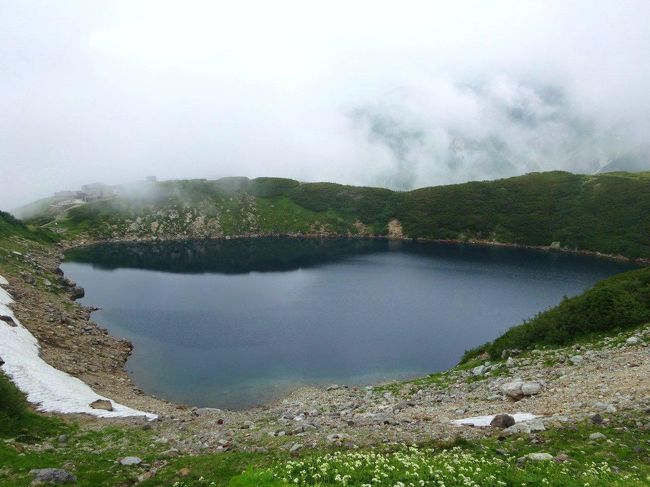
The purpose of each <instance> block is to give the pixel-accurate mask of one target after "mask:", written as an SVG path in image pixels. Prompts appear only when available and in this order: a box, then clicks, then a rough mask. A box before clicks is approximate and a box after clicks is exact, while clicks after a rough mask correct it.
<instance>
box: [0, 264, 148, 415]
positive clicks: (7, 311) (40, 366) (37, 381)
mask: <svg viewBox="0 0 650 487" xmlns="http://www.w3.org/2000/svg"><path fill="white" fill-rule="evenodd" d="M0 284H2V285H6V284H8V283H7V280H6V279H5V278H4V277H2V276H0ZM12 302H13V299H12V298H11V296H10V295H9V293H8V292H7V291H6V290H4V289H2V288H1V287H0V315H6V316H11V317H12V318H13V320H14V322H15V323H16V325H17V326H15V327H13V326H9V325H8V324H7V323H5V322H3V321H0V357H1V358H2V359H3V360H4V362H5V363H4V365H3V366H2V369H3V370H4V372H5V373H6V374H7V375H8V376H9V377H10V378H11V380H12V381H13V382H14V383H15V384H16V386H18V388H19V389H20V390H21V391H23V392H24V393H25V394H26V395H27V399H28V400H29V402H31V403H34V404H37V408H38V409H39V410H40V411H45V412H55V413H86V414H91V415H93V416H99V417H102V418H116V417H128V416H145V417H146V418H147V419H150V420H152V419H156V418H157V416H156V415H155V414H150V413H145V412H143V411H138V410H136V409H131V408H129V407H126V406H123V405H121V404H118V403H116V402H114V401H111V402H112V404H113V410H112V411H105V410H101V409H93V408H91V407H90V403H91V402H93V401H96V400H98V399H105V400H110V399H109V398H107V397H104V396H100V395H98V394H96V393H95V392H94V391H93V390H92V389H91V388H90V387H89V386H88V385H87V384H86V383H85V382H83V381H81V380H80V379H77V378H76V377H72V376H71V375H69V374H66V373H65V372H63V371H61V370H58V369H55V368H54V367H52V366H51V365H49V364H48V363H46V362H45V361H44V360H43V359H42V358H41V357H40V356H39V347H38V342H37V340H36V338H35V337H34V335H32V334H31V333H30V332H29V330H27V328H25V327H24V326H23V325H21V324H20V322H19V321H18V320H17V319H16V317H15V316H14V314H13V312H12V311H11V308H9V305H10V304H11V303H12Z"/></svg>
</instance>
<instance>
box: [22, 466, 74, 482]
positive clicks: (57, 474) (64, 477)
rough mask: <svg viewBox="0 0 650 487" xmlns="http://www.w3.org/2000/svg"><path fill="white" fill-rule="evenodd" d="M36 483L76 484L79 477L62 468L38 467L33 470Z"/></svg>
mask: <svg viewBox="0 0 650 487" xmlns="http://www.w3.org/2000/svg"><path fill="white" fill-rule="evenodd" d="M29 473H31V474H32V475H33V476H34V482H33V483H34V484H48V483H49V484H75V483H77V477H75V476H74V475H72V474H71V473H70V472H68V471H66V470H63V469H61V468H36V469H34V470H31V471H30V472H29Z"/></svg>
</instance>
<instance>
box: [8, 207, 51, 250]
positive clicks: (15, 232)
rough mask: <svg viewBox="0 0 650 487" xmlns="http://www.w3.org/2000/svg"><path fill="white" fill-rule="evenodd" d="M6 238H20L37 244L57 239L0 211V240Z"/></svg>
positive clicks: (49, 233)
mask: <svg viewBox="0 0 650 487" xmlns="http://www.w3.org/2000/svg"><path fill="white" fill-rule="evenodd" d="M7 237H22V238H26V239H28V240H35V241H39V242H55V241H56V240H57V239H58V238H57V236H56V235H55V234H53V233H52V232H49V231H47V230H44V229H40V228H36V229H35V228H30V227H28V226H27V225H25V224H24V223H23V222H22V221H20V220H18V219H17V218H15V217H14V216H13V215H11V214H9V213H5V212H4V211H0V239H3V238H7Z"/></svg>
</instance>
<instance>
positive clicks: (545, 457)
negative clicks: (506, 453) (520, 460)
mask: <svg viewBox="0 0 650 487" xmlns="http://www.w3.org/2000/svg"><path fill="white" fill-rule="evenodd" d="M526 458H527V459H528V460H531V461H533V462H548V461H549V460H553V455H551V454H550V453H546V452H539V453H529V454H528V455H526Z"/></svg>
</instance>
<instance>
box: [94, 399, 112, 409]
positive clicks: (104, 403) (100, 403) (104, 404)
mask: <svg viewBox="0 0 650 487" xmlns="http://www.w3.org/2000/svg"><path fill="white" fill-rule="evenodd" d="M90 407H91V408H93V409H103V410H104V411H112V410H113V403H112V402H111V401H109V400H108V399H97V400H96V401H93V402H91V403H90Z"/></svg>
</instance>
